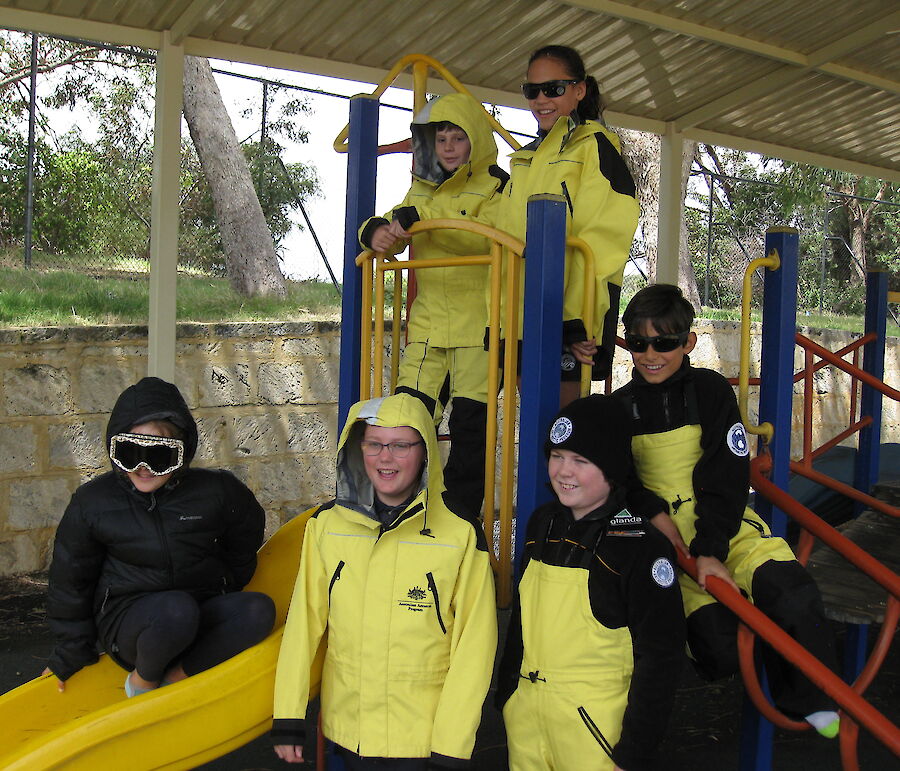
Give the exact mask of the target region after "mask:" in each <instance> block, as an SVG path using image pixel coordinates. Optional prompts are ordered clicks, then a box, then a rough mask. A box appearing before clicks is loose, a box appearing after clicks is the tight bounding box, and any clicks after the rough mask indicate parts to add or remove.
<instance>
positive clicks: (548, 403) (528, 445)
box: [513, 194, 566, 572]
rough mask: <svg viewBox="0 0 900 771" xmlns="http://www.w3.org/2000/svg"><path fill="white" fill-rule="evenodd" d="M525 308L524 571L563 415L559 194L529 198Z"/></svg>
mask: <svg viewBox="0 0 900 771" xmlns="http://www.w3.org/2000/svg"><path fill="white" fill-rule="evenodd" d="M525 244H526V258H525V267H526V269H525V307H524V309H523V319H522V321H523V323H522V327H523V328H522V362H521V365H522V380H521V386H520V388H519V393H520V402H521V407H520V409H519V465H518V488H517V490H516V553H515V561H514V563H513V564H514V565H515V567H516V571H517V572H518V570H519V567H520V566H521V558H522V552H523V551H524V550H525V532H526V530H527V528H528V520H529V519H530V518H531V514H532V512H533V511H534V510H535V509H536V508H537V507H538V506H539V505H540V504H542V503H545V502H546V501H548V500H550V498H551V494H550V492H549V491H548V490H547V481H548V479H547V461H546V460H545V459H544V439H545V437H546V435H547V431H548V429H549V428H550V421H551V420H552V419H553V417H554V416H555V415H556V413H557V412H558V411H559V360H560V341H561V340H562V303H563V275H564V271H563V266H564V265H565V259H566V248H565V244H566V202H565V199H564V198H563V197H562V196H559V195H549V194H548V195H535V196H532V197H531V198H529V199H528V227H527V230H526V236H525Z"/></svg>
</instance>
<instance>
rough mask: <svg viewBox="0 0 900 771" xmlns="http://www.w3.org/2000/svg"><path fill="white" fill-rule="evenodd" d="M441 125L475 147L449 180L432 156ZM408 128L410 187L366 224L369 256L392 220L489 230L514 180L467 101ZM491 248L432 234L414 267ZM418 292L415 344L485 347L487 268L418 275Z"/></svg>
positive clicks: (418, 242)
mask: <svg viewBox="0 0 900 771" xmlns="http://www.w3.org/2000/svg"><path fill="white" fill-rule="evenodd" d="M443 121H449V122H451V123H455V124H456V125H457V126H459V127H460V128H461V129H463V131H465V132H466V134H467V135H468V137H469V142H470V143H471V145H472V150H471V154H470V155H469V161H468V163H464V164H462V165H461V166H460V167H459V168H458V169H457V170H456V171H455V172H454V173H453V174H451V175H449V176H448V175H447V173H446V172H445V171H444V170H443V169H442V168H441V166H440V164H439V163H438V160H437V155H436V154H435V151H434V137H435V127H436V124H438V123H441V122H443ZM410 128H411V130H412V137H413V158H414V164H413V165H414V167H415V170H414V173H413V183H412V187H410V189H409V192H407V194H406V197H405V198H404V199H403V201H402V202H401V203H400V204H399V205H398V206H395V207H394V208H393V209H392V210H391V211H390V212H388V213H387V214H385V216H384V217H372V218H370V219H369V220H367V221H366V222H364V223H363V225H362V227H361V228H360V230H359V238H360V243H361V244H362V245H363V247H365V248H368V247H369V246H370V244H371V237H372V233H373V232H374V231H375V229H376V228H378V227H380V226H381V225H384V224H387V223H388V221H389V220H391V219H395V218H396V219H398V220H399V221H400V224H401V225H402V226H403V227H404V228H408V227H409V226H410V225H412V224H413V223H414V222H418V221H419V220H429V219H439V218H449V219H474V220H478V221H480V222H483V223H486V224H489V225H493V224H494V222H495V221H496V217H497V209H498V207H499V204H500V193H501V191H502V189H503V186H504V185H505V184H506V181H507V179H508V178H509V176H508V175H507V173H506V172H505V171H504V170H503V169H501V168H500V167H499V166H497V165H496V164H497V145H496V143H495V142H494V135H493V131H492V129H491V125H490V123H489V122H488V120H487V116H486V115H485V112H484V108H483V107H482V106H481V105H480V104H479V103H478V102H476V101H475V100H474V99H473V98H472V97H470V96H468V95H467V94H448V95H447V96H442V97H440V98H438V99H435V100H433V101H431V102H429V103H428V105H426V107H425V108H424V109H423V110H422V111H421V112H420V113H419V114H418V115H416V117H415V120H414V122H413V124H412V125H411V127H410ZM405 248H406V243H401V244H398V245H397V248H396V251H397V252H400V251H402V250H403V249H405ZM489 248H490V246H489V242H488V240H487V239H485V238H483V237H481V236H476V235H473V234H471V233H466V232H463V231H460V230H441V231H431V232H428V233H421V234H419V235H417V236H415V237H414V238H413V256H414V257H415V259H417V260H431V259H437V258H441V257H457V256H461V255H473V254H487V253H488V251H489ZM416 285H417V295H416V299H415V301H414V302H413V305H412V308H411V309H410V314H409V325H408V330H407V335H408V337H407V339H408V340H409V341H410V342H428V343H429V344H430V345H432V346H435V347H438V348H457V347H463V346H480V345H483V343H484V328H485V326H486V324H487V301H486V293H485V292H486V287H487V285H488V268H487V266H484V265H473V266H471V267H469V266H467V267H456V268H428V269H424V270H418V271H416Z"/></svg>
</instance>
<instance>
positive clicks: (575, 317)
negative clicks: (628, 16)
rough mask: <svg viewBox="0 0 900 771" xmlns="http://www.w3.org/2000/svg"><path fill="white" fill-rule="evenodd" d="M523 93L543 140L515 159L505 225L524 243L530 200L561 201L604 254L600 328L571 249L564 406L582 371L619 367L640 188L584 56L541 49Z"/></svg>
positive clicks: (572, 226) (599, 376) (601, 374)
mask: <svg viewBox="0 0 900 771" xmlns="http://www.w3.org/2000/svg"><path fill="white" fill-rule="evenodd" d="M522 93H523V95H524V96H525V99H526V100H527V101H528V108H529V109H530V110H531V112H532V114H533V115H534V117H535V120H536V121H537V123H538V137H537V139H536V140H535V141H533V142H532V143H531V144H529V145H526V146H525V147H523V148H522V149H521V150H518V151H516V152H515V153H513V154H512V155H511V156H510V174H511V179H510V183H509V184H508V185H507V186H506V189H505V197H504V199H503V201H502V204H501V212H500V221H499V223H498V226H499V227H500V228H502V229H503V230H507V231H508V232H510V233H511V234H513V235H514V236H516V237H518V238H521V239H523V240H524V238H525V232H526V209H527V203H528V198H529V197H530V196H532V195H536V194H541V193H554V194H556V195H561V196H563V198H564V199H565V202H566V210H567V229H566V234H567V235H568V236H577V237H578V238H581V239H583V240H584V241H586V242H587V244H588V245H589V246H590V247H591V249H592V250H593V253H594V260H595V262H594V275H593V277H591V280H593V281H594V282H595V284H596V287H595V290H596V292H595V299H594V314H593V315H594V319H593V323H592V325H591V329H586V328H585V324H584V320H583V319H582V299H583V291H584V280H585V276H584V260H583V257H582V256H581V254H580V253H579V252H578V251H577V250H575V249H567V250H566V263H565V289H564V296H563V339H562V358H561V364H560V378H561V382H562V393H561V402H562V404H567V403H568V402H570V401H572V400H573V399H575V398H577V397H578V395H579V380H580V377H581V372H580V369H581V368H580V365H581V364H591V365H593V369H592V379H594V380H603V379H605V378H606V377H607V376H608V374H609V372H610V367H611V364H612V355H613V351H614V348H615V328H616V321H617V319H618V311H619V294H620V290H621V285H622V272H623V270H624V267H625V262H626V261H627V259H628V253H629V250H630V248H631V241H632V238H633V237H634V231H635V228H636V227H637V221H638V213H639V208H638V203H637V199H636V197H635V186H634V180H633V179H632V177H631V173H630V172H629V171H628V167H627V166H626V165H625V162H624V161H623V160H622V156H621V154H620V146H619V138H618V137H617V136H616V135H615V134H613V133H612V132H611V131H610V130H609V129H608V128H607V127H606V126H605V125H604V124H603V118H602V110H603V101H602V98H601V96H600V89H599V87H598V85H597V81H596V80H595V79H594V78H593V77H592V76H590V75H588V74H586V73H585V69H584V62H583V61H582V59H581V56H580V55H579V54H578V52H577V51H575V50H574V49H572V48H569V47H567V46H559V45H551V46H545V47H543V48H539V49H538V50H537V51H535V52H534V53H533V54H532V55H531V58H530V59H529V61H528V71H527V75H526V80H525V82H524V83H523V84H522Z"/></svg>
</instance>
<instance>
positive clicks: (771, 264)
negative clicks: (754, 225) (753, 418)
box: [738, 249, 781, 444]
mask: <svg viewBox="0 0 900 771" xmlns="http://www.w3.org/2000/svg"><path fill="white" fill-rule="evenodd" d="M780 267H781V258H780V257H779V256H778V252H777V251H776V250H775V249H773V250H772V251H771V252H769V253H768V254H767V255H766V256H765V257H757V258H756V259H755V260H751V261H750V264H749V265H748V266H747V269H746V270H745V271H744V287H743V291H742V293H741V360H740V368H739V370H738V407H739V408H740V411H741V420H742V421H743V423H744V428H746V429H747V432H748V433H751V434H756V435H757V436H761V437H762V440H763V442H765V443H766V444H768V443H769V442H770V441H771V439H772V436H773V435H774V433H775V429H774V427H773V426H772V424H771V423H769V422H768V421H766V422H765V423H761V424H760V425H758V426H757V425H752V424H751V423H750V421H749V419H748V418H749V415H748V412H747V402H748V401H749V398H750V297H751V295H752V280H753V273H754V272H755V271H756V269H757V268H768V269H769V270H778V268H780Z"/></svg>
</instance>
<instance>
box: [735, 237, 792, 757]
mask: <svg viewBox="0 0 900 771" xmlns="http://www.w3.org/2000/svg"><path fill="white" fill-rule="evenodd" d="M799 241H800V239H799V233H798V232H797V230H795V229H794V228H769V229H768V230H767V231H766V254H770V253H771V252H772V250H775V251H776V252H777V253H778V256H779V258H780V260H781V265H780V267H779V268H778V270H767V271H766V273H765V279H764V288H763V325H762V355H761V359H762V363H761V365H760V380H761V385H760V394H759V421H760V423H762V422H764V421H768V422H769V423H771V424H772V425H773V427H774V429H775V434H774V436H773V437H772V440H771V442H770V445H769V451H770V452H771V454H772V472H771V479H772V481H773V482H774V483H775V484H776V485H778V487H780V488H781V489H782V490H787V489H788V476H789V473H790V472H789V464H790V460H791V406H792V405H791V402H792V396H793V391H794V388H793V376H794V334H795V330H796V325H797V255H798V251H799ZM756 511H757V512H758V513H759V515H760V516H761V517H763V519H765V520H766V521H767V522H768V523H769V525H770V526H771V528H772V532H773V533H774V534H775V535H779V536H782V537H783V536H784V534H785V530H786V528H787V521H786V517H785V514H784V512H782V511H781V510H779V509H777V508H775V507H774V506H772V504H771V503H770V502H769V501H766V500H763V499H762V498H761V497H757V499H756ZM763 686H764V687H766V684H765V682H763ZM766 691H768V688H767V687H766ZM773 736H774V730H773V727H772V724H771V723H770V722H769V721H768V720H766V719H765V718H764V717H763V716H762V715H760V714H759V712H757V710H756V708H755V707H754V706H753V704H752V703H751V702H750V700H749V699H748V698H747V697H746V696H745V697H744V706H743V712H742V715H741V744H740V746H741V754H740V769H741V771H766V770H767V769H770V768H771V767H772V740H773Z"/></svg>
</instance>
